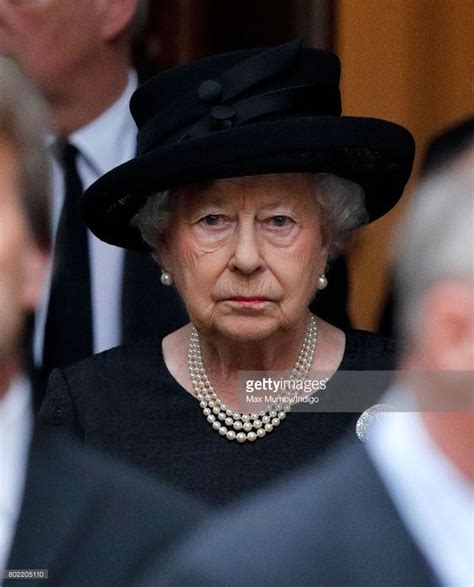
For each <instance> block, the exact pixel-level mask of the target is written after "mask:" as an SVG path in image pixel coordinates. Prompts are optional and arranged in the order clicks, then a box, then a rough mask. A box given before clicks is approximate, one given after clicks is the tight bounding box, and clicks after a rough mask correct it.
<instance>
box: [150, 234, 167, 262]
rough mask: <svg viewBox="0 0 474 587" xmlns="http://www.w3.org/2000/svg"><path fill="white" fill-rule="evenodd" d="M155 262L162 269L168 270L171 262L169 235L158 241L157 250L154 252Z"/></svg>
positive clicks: (160, 237) (159, 238) (161, 237)
mask: <svg viewBox="0 0 474 587" xmlns="http://www.w3.org/2000/svg"><path fill="white" fill-rule="evenodd" d="M151 255H152V257H153V259H154V260H155V262H156V263H157V264H158V265H159V266H160V267H161V268H162V269H165V270H166V269H168V268H169V266H170V262H171V253H170V246H169V242H168V236H167V233H166V232H165V234H163V235H160V236H159V237H158V239H157V241H156V244H155V248H154V249H153V252H152V254H151Z"/></svg>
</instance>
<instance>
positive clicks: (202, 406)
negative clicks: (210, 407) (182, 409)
mask: <svg viewBox="0 0 474 587" xmlns="http://www.w3.org/2000/svg"><path fill="white" fill-rule="evenodd" d="M199 405H200V406H201V408H202V409H204V408H207V403H206V402H205V401H202V402H200V403H199Z"/></svg>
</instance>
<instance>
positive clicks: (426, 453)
mask: <svg viewBox="0 0 474 587" xmlns="http://www.w3.org/2000/svg"><path fill="white" fill-rule="evenodd" d="M389 395H390V396H391V397H392V398H395V397H397V398H401V397H409V398H410V397H412V394H411V393H410V391H409V390H406V389H404V388H402V387H401V386H400V387H398V386H393V387H392V388H391V389H390V390H389ZM402 402H403V399H402ZM402 405H407V404H403V403H402ZM366 446H367V449H368V452H369V455H370V456H371V458H372V460H373V461H374V464H375V466H376V468H377V470H378V472H379V474H380V476H381V478H382V480H383V481H384V484H385V486H386V488H387V491H388V493H389V495H390V496H391V498H392V501H393V502H394V503H395V505H396V507H397V510H398V512H399V514H400V516H401V518H402V520H403V521H404V522H405V525H406V526H407V528H408V529H409V530H410V532H411V534H412V536H413V537H414V538H415V541H416V542H417V544H418V546H419V547H420V549H421V551H422V552H423V553H424V555H425V557H426V559H427V560H428V561H429V562H430V564H431V566H432V568H433V569H434V570H435V572H436V574H437V575H438V577H439V578H440V579H441V581H442V582H443V583H446V584H452V585H454V584H464V583H465V582H466V579H469V582H468V583H467V584H471V582H472V579H473V575H474V569H473V564H474V563H473V559H472V552H473V549H474V538H473V534H472V522H473V516H474V513H473V512H474V486H473V485H472V484H471V483H470V482H469V481H468V480H467V479H466V478H465V477H464V476H463V475H462V474H461V472H460V471H458V469H457V468H456V467H455V466H454V465H453V464H452V463H451V461H449V459H448V458H447V457H446V456H445V455H444V453H442V452H441V451H440V450H439V448H438V447H437V446H436V445H435V444H434V442H433V441H432V440H431V437H430V436H429V434H428V432H427V431H426V429H425V426H424V424H423V420H422V419H421V417H420V415H419V413H417V412H415V411H407V412H393V413H391V412H389V413H386V414H384V415H383V417H381V418H380V419H379V420H378V421H377V422H376V423H375V424H374V428H373V430H372V431H371V434H370V436H369V438H368V442H367V445H366Z"/></svg>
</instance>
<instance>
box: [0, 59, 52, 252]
mask: <svg viewBox="0 0 474 587" xmlns="http://www.w3.org/2000/svg"><path fill="white" fill-rule="evenodd" d="M49 128H51V127H50V117H49V113H48V111H47V108H46V105H45V102H44V100H43V98H42V97H41V96H40V94H39V93H38V91H37V90H36V88H34V87H33V85H32V84H31V82H30V81H29V80H27V79H26V77H25V76H24V75H23V74H22V73H21V71H20V70H19V68H18V67H17V65H16V64H15V62H14V61H13V60H12V59H10V58H8V57H0V141H3V142H5V143H6V144H7V145H10V146H11V147H13V149H14V150H15V155H16V158H17V162H18V171H19V182H20V190H21V195H22V202H23V206H24V209H25V212H26V216H27V219H28V222H29V224H30V226H31V230H32V234H33V237H34V238H35V240H36V243H37V244H38V246H39V247H41V248H43V249H48V248H49V246H50V223H49V214H50V201H49V197H50V194H49V186H50V184H49V179H50V177H49V176H50V168H49V167H50V164H49V160H48V157H47V151H46V145H45V140H46V134H47V132H48V131H49Z"/></svg>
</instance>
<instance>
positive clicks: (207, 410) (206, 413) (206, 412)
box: [202, 408, 211, 416]
mask: <svg viewBox="0 0 474 587" xmlns="http://www.w3.org/2000/svg"><path fill="white" fill-rule="evenodd" d="M202 413H203V414H204V415H205V416H209V414H210V413H211V410H210V409H209V408H204V410H203V411H202Z"/></svg>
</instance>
